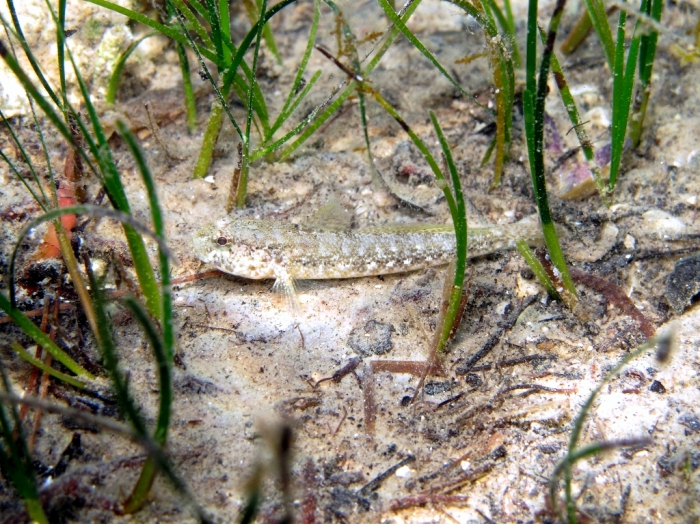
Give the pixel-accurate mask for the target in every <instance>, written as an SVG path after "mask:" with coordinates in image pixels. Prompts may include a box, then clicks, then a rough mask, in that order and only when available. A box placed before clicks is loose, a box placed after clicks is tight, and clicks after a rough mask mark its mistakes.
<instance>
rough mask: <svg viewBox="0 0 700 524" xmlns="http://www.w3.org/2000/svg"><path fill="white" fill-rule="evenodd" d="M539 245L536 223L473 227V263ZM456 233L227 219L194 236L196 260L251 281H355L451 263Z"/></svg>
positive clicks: (431, 228)
mask: <svg viewBox="0 0 700 524" xmlns="http://www.w3.org/2000/svg"><path fill="white" fill-rule="evenodd" d="M521 238H523V239H525V240H526V241H527V242H528V243H530V244H540V243H542V232H541V229H540V227H539V223H538V222H537V220H533V219H525V220H522V221H520V222H518V223H515V224H508V225H503V226H493V227H488V228H471V229H470V230H469V238H468V256H469V257H470V258H472V257H477V256H482V255H486V254H489V253H495V252H497V251H501V250H504V249H510V248H513V247H515V242H516V241H517V240H519V239H521ZM455 249H456V247H455V234H454V230H453V229H452V226H445V225H386V226H377V227H370V228H364V229H355V230H350V229H348V230H325V229H314V228H308V227H305V226H302V225H297V224H289V223H285V222H277V221H271V220H241V219H234V218H232V217H224V218H222V219H221V220H218V221H216V222H214V223H213V224H211V225H209V226H207V227H205V228H203V229H201V230H200V231H199V232H197V233H196V234H195V236H194V254H195V255H196V256H197V257H198V258H199V259H201V260H202V261H203V262H206V263H207V264H211V265H212V266H214V267H216V268H217V269H220V270H221V271H224V272H226V273H231V274H233V275H237V276H240V277H245V278H251V279H263V278H276V279H278V280H279V281H292V280H296V279H314V280H316V279H329V278H356V277H366V276H374V275H386V274H391V273H401V272H405V271H413V270H416V269H424V268H427V267H434V266H442V265H445V264H448V263H449V262H450V261H451V260H452V259H453V258H454V257H455Z"/></svg>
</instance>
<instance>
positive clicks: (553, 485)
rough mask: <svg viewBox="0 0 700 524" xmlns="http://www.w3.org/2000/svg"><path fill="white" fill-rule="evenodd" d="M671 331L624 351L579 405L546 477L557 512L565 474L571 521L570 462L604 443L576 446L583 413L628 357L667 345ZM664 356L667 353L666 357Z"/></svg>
mask: <svg viewBox="0 0 700 524" xmlns="http://www.w3.org/2000/svg"><path fill="white" fill-rule="evenodd" d="M673 336H674V335H673V334H672V333H667V334H664V335H661V336H659V337H656V338H652V339H650V340H647V341H646V342H645V343H644V344H642V345H641V346H639V347H638V348H637V349H636V350H635V351H632V352H631V353H629V354H627V355H625V357H624V358H622V359H621V360H620V362H618V363H617V364H616V365H615V366H614V367H613V368H612V369H610V371H608V372H607V373H606V374H605V376H604V377H603V379H602V380H601V381H600V383H599V384H598V385H597V386H596V388H595V389H594V390H593V391H592V392H591V394H590V395H589V396H588V399H587V400H586V402H584V404H583V406H581V410H580V411H579V413H578V415H577V417H576V419H575V420H574V423H573V429H572V431H571V436H570V437H569V446H568V449H567V455H566V457H565V458H564V459H563V460H562V461H561V462H560V463H559V464H558V465H557V467H556V468H555V470H554V472H553V473H552V476H551V478H550V480H549V498H550V503H551V504H552V510H553V511H554V512H555V513H556V514H558V513H559V510H558V508H557V506H558V504H557V491H558V489H559V477H560V476H561V474H562V473H563V474H564V483H565V485H564V492H565V495H566V510H567V520H568V522H569V523H570V524H574V523H576V522H577V519H576V513H577V512H576V501H575V499H574V497H573V494H572V481H573V478H572V470H571V469H572V466H573V463H574V462H575V461H577V460H579V459H581V458H585V457H587V456H590V455H591V454H593V453H598V452H600V451H602V449H597V448H596V446H604V445H605V443H598V444H593V445H591V446H586V447H584V448H577V446H578V442H579V439H580V438H581V433H582V431H583V427H584V423H585V421H586V417H587V416H588V413H589V412H590V410H591V409H592V407H593V404H594V402H595V400H596V398H597V397H598V395H599V394H600V392H601V391H602V389H603V386H604V385H605V384H607V383H608V382H609V381H610V380H611V379H612V378H613V377H614V376H615V375H617V374H618V373H619V372H620V370H622V368H624V367H625V366H626V365H627V364H628V363H629V362H630V361H632V360H633V359H635V358H637V357H638V356H640V355H641V354H642V353H644V352H646V351H649V350H650V349H652V348H654V347H655V346H658V347H659V348H662V347H670V345H672V342H671V339H672V338H673ZM662 357H664V355H662V354H661V351H658V350H657V359H658V360H660V361H661V360H663V358H662ZM665 358H667V356H666V357H665ZM624 445H630V444H624Z"/></svg>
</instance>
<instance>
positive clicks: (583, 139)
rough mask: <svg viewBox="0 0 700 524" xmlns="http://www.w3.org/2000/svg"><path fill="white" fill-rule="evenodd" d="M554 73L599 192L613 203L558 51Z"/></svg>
mask: <svg viewBox="0 0 700 524" xmlns="http://www.w3.org/2000/svg"><path fill="white" fill-rule="evenodd" d="M545 38H546V36H545V33H544V31H543V30H542V29H540V39H541V40H542V43H543V44H544V42H545ZM552 73H553V74H554V80H555V81H556V83H557V88H558V89H559V95H560V96H561V100H562V102H563V103H564V107H565V108H566V112H567V113H568V114H569V120H571V125H572V126H573V129H574V131H575V132H576V137H577V138H578V141H579V143H580V144H581V150H582V151H583V155H584V156H585V157H586V162H587V164H588V169H589V170H590V171H591V174H592V175H593V180H595V184H596V187H597V188H598V194H599V195H600V197H601V198H602V200H603V202H604V203H605V205H607V206H608V207H609V206H610V205H611V203H612V202H611V201H610V197H609V195H608V190H607V188H606V187H605V182H604V181H603V176H602V175H601V173H600V167H599V166H598V162H596V159H595V153H594V152H593V146H592V145H591V141H590V139H589V138H588V133H586V128H585V127H584V123H583V122H581V118H580V116H579V113H578V108H577V107H576V101H575V100H574V97H573V95H572V94H571V90H570V89H569V84H568V83H567V81H566V77H565V76H564V71H563V70H562V68H561V66H560V65H559V60H558V59H557V55H556V53H552Z"/></svg>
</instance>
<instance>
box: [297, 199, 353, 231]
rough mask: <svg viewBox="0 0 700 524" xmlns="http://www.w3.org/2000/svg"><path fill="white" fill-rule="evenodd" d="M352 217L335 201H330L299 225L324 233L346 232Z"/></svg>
mask: <svg viewBox="0 0 700 524" xmlns="http://www.w3.org/2000/svg"><path fill="white" fill-rule="evenodd" d="M351 222H352V217H351V216H350V214H349V213H348V212H347V211H345V210H344V209H343V208H342V207H341V205H340V204H339V203H338V202H337V201H336V200H331V201H330V202H328V203H327V204H326V205H325V206H323V207H322V208H321V209H319V210H318V211H316V212H315V213H314V214H313V215H311V216H310V217H309V218H307V219H305V220H304V221H303V222H302V223H301V225H302V226H303V227H305V228H308V229H322V230H326V231H346V230H348V229H350V225H351Z"/></svg>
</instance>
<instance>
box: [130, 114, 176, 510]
mask: <svg viewBox="0 0 700 524" xmlns="http://www.w3.org/2000/svg"><path fill="white" fill-rule="evenodd" d="M117 128H118V130H119V133H120V134H121V135H122V137H123V138H124V140H125V141H126V143H127V145H128V147H129V150H130V151H131V154H132V156H133V157H134V158H135V159H136V163H137V165H138V167H139V172H140V173H141V177H142V179H143V181H144V185H145V186H146V189H147V192H148V196H149V201H150V207H151V216H152V220H153V226H154V229H155V232H156V234H157V235H158V236H159V237H160V238H161V239H163V240H164V236H165V224H164V222H163V217H162V214H161V210H160V205H159V203H158V197H157V194H156V188H155V182H154V180H153V176H152V175H151V172H150V169H149V168H148V165H147V163H146V159H145V158H144V156H143V153H142V152H141V149H140V148H139V147H138V145H137V143H136V139H135V137H134V135H133V134H132V133H131V132H130V131H129V129H128V128H127V127H126V125H124V123H123V122H121V121H119V122H117ZM159 262H160V272H161V290H162V296H161V303H162V304H163V310H162V313H161V317H159V320H160V324H161V329H162V337H161V335H160V334H159V333H158V329H157V328H156V326H154V325H153V323H152V322H151V320H150V318H149V317H148V315H147V314H146V312H145V311H144V310H143V308H142V307H141V305H140V304H139V303H138V302H137V301H136V300H134V299H126V300H125V305H126V306H127V308H128V309H129V311H131V313H132V314H133V315H134V318H136V320H137V321H138V323H139V324H140V325H141V327H142V329H143V331H144V333H145V334H146V337H147V338H148V340H149V343H150V346H151V348H152V350H153V354H154V357H155V360H156V363H157V365H158V376H159V379H160V387H159V397H160V402H159V404H160V406H159V410H158V418H157V420H156V429H155V431H154V435H153V440H154V441H155V443H156V444H158V445H159V446H161V447H163V446H165V444H166V441H167V437H168V427H169V425H170V413H171V405H172V401H173V390H172V382H171V372H172V362H173V353H174V334H173V327H172V295H171V290H170V267H169V264H168V257H167V254H166V253H165V251H163V250H162V249H159ZM157 471H158V462H157V460H156V458H155V457H149V458H148V459H147V460H146V463H145V464H144V466H143V468H142V470H141V475H140V476H139V479H138V481H137V483H136V485H135V487H134V489H133V491H132V494H131V496H130V497H129V499H128V501H127V502H126V504H125V512H126V513H132V512H134V511H136V510H138V509H139V508H140V507H141V506H142V505H143V503H144V502H145V501H146V497H147V496H148V492H149V490H150V487H151V485H152V484H153V480H154V479H155V475H156V472H157Z"/></svg>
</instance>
